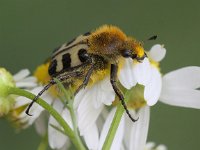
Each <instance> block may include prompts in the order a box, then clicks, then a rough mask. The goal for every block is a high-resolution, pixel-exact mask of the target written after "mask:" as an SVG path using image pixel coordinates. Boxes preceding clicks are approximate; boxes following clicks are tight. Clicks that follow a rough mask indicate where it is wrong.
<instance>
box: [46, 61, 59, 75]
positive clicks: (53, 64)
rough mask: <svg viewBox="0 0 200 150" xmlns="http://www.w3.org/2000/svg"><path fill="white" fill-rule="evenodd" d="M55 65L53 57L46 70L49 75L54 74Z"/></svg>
mask: <svg viewBox="0 0 200 150" xmlns="http://www.w3.org/2000/svg"><path fill="white" fill-rule="evenodd" d="M56 67H57V61H56V60H55V59H54V60H53V61H52V62H51V63H50V65H49V69H48V72H49V75H50V76H52V75H54V74H56Z"/></svg>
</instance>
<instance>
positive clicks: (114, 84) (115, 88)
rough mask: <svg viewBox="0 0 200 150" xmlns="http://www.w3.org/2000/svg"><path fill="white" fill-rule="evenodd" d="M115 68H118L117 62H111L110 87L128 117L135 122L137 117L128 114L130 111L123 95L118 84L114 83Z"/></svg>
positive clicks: (115, 76)
mask: <svg viewBox="0 0 200 150" xmlns="http://www.w3.org/2000/svg"><path fill="white" fill-rule="evenodd" d="M117 70H118V66H117V64H111V72H110V82H111V84H112V87H113V89H114V91H115V93H116V94H117V96H118V97H119V99H120V101H121V104H122V105H123V107H124V109H125V111H126V113H127V115H128V116H129V118H130V119H131V120H132V121H133V122H135V121H137V119H134V118H133V117H132V116H131V114H130V112H129V110H128V108H127V106H126V103H125V101H124V95H123V93H122V92H121V90H120V89H119V88H118V86H117V84H116V81H117Z"/></svg>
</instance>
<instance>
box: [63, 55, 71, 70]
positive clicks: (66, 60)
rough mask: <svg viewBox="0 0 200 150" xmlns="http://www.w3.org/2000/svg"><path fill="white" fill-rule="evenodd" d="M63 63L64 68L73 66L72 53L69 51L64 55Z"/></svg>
mask: <svg viewBox="0 0 200 150" xmlns="http://www.w3.org/2000/svg"><path fill="white" fill-rule="evenodd" d="M62 63H63V69H66V68H70V67H71V55H70V54H69V53H66V54H64V55H63V56H62ZM63 69H62V70H63Z"/></svg>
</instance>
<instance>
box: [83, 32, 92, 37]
mask: <svg viewBox="0 0 200 150" xmlns="http://www.w3.org/2000/svg"><path fill="white" fill-rule="evenodd" d="M90 34H91V32H86V33H84V34H83V36H88V35H90Z"/></svg>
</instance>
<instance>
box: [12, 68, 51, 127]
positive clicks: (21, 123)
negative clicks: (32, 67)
mask: <svg viewBox="0 0 200 150" xmlns="http://www.w3.org/2000/svg"><path fill="white" fill-rule="evenodd" d="M29 75H30V72H29V70H28V69H23V70H21V71H19V72H18V73H17V74H15V75H14V76H13V78H14V81H15V84H16V86H17V87H18V88H23V89H25V90H28V91H30V92H31V93H33V94H38V93H39V92H40V91H41V90H42V89H43V86H40V85H38V83H37V79H36V78H35V77H33V76H29ZM42 98H43V99H46V100H47V102H48V103H49V104H50V103H51V102H52V100H53V99H52V97H51V96H50V95H49V94H47V93H45V94H43V95H42ZM31 101H32V100H30V99H28V98H25V97H22V96H18V97H16V99H15V104H14V107H13V109H12V112H11V115H12V116H11V117H12V118H11V119H12V120H14V121H15V122H14V123H15V124H16V125H17V126H18V127H20V128H26V127H28V126H30V125H32V124H33V123H34V122H35V120H36V119H37V118H38V117H39V116H40V114H41V113H42V111H43V110H44V109H43V108H42V107H41V106H40V105H38V104H37V103H35V104H34V105H33V106H32V107H31V109H30V114H33V116H28V115H27V114H26V113H25V110H26V109H25V108H26V107H25V106H27V105H29V104H30V103H31Z"/></svg>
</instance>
